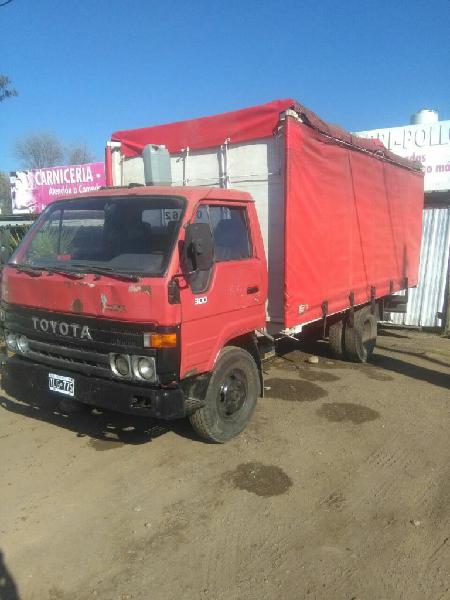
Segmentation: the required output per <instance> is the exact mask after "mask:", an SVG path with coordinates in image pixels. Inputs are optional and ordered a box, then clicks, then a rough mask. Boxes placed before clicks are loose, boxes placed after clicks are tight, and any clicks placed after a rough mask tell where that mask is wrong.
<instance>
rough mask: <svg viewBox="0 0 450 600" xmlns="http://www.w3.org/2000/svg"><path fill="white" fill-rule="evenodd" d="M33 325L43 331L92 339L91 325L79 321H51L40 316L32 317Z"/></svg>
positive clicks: (81, 338) (37, 329)
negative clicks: (80, 323)
mask: <svg viewBox="0 0 450 600" xmlns="http://www.w3.org/2000/svg"><path fill="white" fill-rule="evenodd" d="M31 319H32V321H33V327H34V329H35V330H36V331H42V333H54V334H57V335H62V336H64V337H73V338H77V339H80V340H83V339H84V340H92V337H91V334H90V331H89V327H88V326H87V325H79V324H78V323H65V322H64V321H50V320H48V319H41V318H39V317H31Z"/></svg>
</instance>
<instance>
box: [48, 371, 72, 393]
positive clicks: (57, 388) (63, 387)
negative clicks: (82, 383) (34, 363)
mask: <svg viewBox="0 0 450 600" xmlns="http://www.w3.org/2000/svg"><path fill="white" fill-rule="evenodd" d="M48 389H49V390H51V391H52V392H58V393H59V394H65V395H66V396H73V395H74V394H75V379H74V378H73V377H66V376H65V375H55V373H49V374H48Z"/></svg>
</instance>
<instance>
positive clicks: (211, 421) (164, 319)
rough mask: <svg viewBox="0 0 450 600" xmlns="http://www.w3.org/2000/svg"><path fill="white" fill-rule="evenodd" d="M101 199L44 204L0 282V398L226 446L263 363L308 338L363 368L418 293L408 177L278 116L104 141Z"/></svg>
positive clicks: (416, 213)
mask: <svg viewBox="0 0 450 600" xmlns="http://www.w3.org/2000/svg"><path fill="white" fill-rule="evenodd" d="M106 167H107V176H108V187H106V188H104V189H101V190H99V191H98V192H94V193H90V194H83V195H79V196H76V197H72V198H66V199H65V200H60V201H58V202H54V203H53V204H51V205H50V206H49V207H48V208H47V209H46V210H45V211H44V212H43V213H42V215H41V216H40V218H39V219H38V221H37V222H36V223H35V225H34V226H33V227H32V229H31V230H30V232H29V233H28V235H27V236H26V237H25V239H24V240H23V242H22V244H21V245H20V247H19V248H18V249H17V251H16V252H15V254H14V255H13V257H12V259H11V261H10V263H9V265H8V266H7V267H6V268H5V269H4V272H3V280H2V302H3V307H2V317H3V319H4V328H5V338H6V344H7V347H8V349H9V357H8V359H7V364H6V377H5V385H6V388H7V390H8V391H10V392H11V393H13V394H14V393H16V391H18V390H19V388H20V390H22V391H23V390H25V391H26V390H28V391H29V392H30V393H33V392H35V391H42V392H45V393H49V394H56V395H60V397H62V398H69V399H73V400H74V401H78V402H81V403H84V404H88V405H95V406H100V407H105V408H109V409H113V410H117V411H123V412H129V413H132V414H137V415H148V416H154V417H158V418H163V419H173V418H178V417H185V416H188V417H189V419H190V421H191V423H192V425H193V427H194V428H195V430H196V431H197V432H198V433H199V434H200V436H202V437H203V438H205V439H207V440H210V441H214V442H225V441H226V440H228V439H230V438H232V437H234V436H236V435H237V434H239V433H240V432H241V431H242V430H243V429H244V428H245V426H246V424H247V423H248V421H249V419H250V418H251V415H252V413H253V411H254V408H255V404H256V401H257V398H258V397H260V396H262V395H263V389H264V386H263V376H262V369H261V360H262V357H263V355H264V354H265V353H267V351H268V350H269V351H270V350H271V349H272V348H273V347H274V344H275V342H276V340H277V339H279V338H281V337H283V336H298V335H299V334H301V333H302V331H304V330H312V329H315V331H316V332H318V335H320V336H323V337H326V338H328V339H329V341H330V345H331V349H332V351H333V353H334V354H335V355H337V356H340V357H345V358H348V359H350V360H355V361H366V360H367V359H368V357H369V356H370V354H371V352H372V351H373V348H374V345H375V340H376V332H377V319H379V318H380V317H381V316H382V315H383V312H384V311H385V310H387V309H389V310H390V311H391V310H395V309H401V308H402V304H403V303H404V302H405V295H400V296H399V295H395V292H398V291H399V290H407V289H408V287H410V286H414V285H416V284H417V273H418V262H419V250H420V241H421V223H422V208H423V175H422V172H421V170H420V165H417V164H415V163H411V162H409V161H407V160H405V159H402V158H400V157H398V156H395V155H394V154H392V153H390V152H389V151H388V150H386V149H385V148H384V147H383V146H382V145H380V144H379V143H377V142H374V141H371V140H363V139H360V138H357V137H355V136H352V135H350V134H349V133H347V132H345V131H343V130H342V129H340V128H338V127H335V126H331V125H328V124H326V123H325V122H323V121H322V120H320V119H319V118H318V117H317V116H316V115H315V114H314V113H312V112H311V111H309V110H308V109H306V108H305V107H304V106H302V105H300V104H298V103H297V102H295V101H294V100H290V99H288V100H279V101H275V102H271V103H269V104H265V105H262V106H257V107H253V108H248V109H244V110H239V111H235V112H230V113H225V114H221V115H216V116H212V117H206V118H201V119H194V120H190V121H184V122H179V123H171V124H168V125H161V126H157V127H149V128H144V129H137V130H130V131H119V132H116V133H114V134H113V135H112V139H111V141H110V142H109V143H108V145H107V148H106Z"/></svg>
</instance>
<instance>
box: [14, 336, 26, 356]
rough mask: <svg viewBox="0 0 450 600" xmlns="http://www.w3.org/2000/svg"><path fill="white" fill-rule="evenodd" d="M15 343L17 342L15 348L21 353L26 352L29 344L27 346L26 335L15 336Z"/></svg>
mask: <svg viewBox="0 0 450 600" xmlns="http://www.w3.org/2000/svg"><path fill="white" fill-rule="evenodd" d="M16 343H17V350H18V351H19V352H20V353H21V354H26V353H27V352H28V350H29V346H28V338H27V336H26V335H19V336H18V337H17V338H16Z"/></svg>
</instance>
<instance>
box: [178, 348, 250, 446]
mask: <svg viewBox="0 0 450 600" xmlns="http://www.w3.org/2000/svg"><path fill="white" fill-rule="evenodd" d="M259 385H260V384H259V374H258V369H257V367H256V363H255V361H254V360H253V358H252V356H251V355H250V354H249V353H248V352H246V351H245V350H243V349H242V348H237V347H235V346H227V347H225V348H224V349H223V350H222V351H221V353H220V354H219V358H218V359H217V363H216V367H215V369H214V372H213V374H212V376H211V379H210V381H209V385H208V389H207V391H206V396H205V404H204V406H202V407H201V408H199V409H197V410H196V411H195V412H194V413H193V414H192V415H191V416H190V417H189V420H190V422H191V424H192V426H193V428H194V429H195V431H196V432H197V433H198V434H199V435H200V436H201V437H202V438H203V439H205V440H208V441H210V442H216V443H219V444H223V443H224V442H226V441H228V440H230V439H232V438H234V437H235V436H237V435H239V434H240V433H241V432H242V431H243V430H244V429H245V427H246V426H247V423H248V422H249V421H250V418H251V416H252V414H253V411H254V410H255V406H256V400H257V398H258V395H259Z"/></svg>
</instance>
